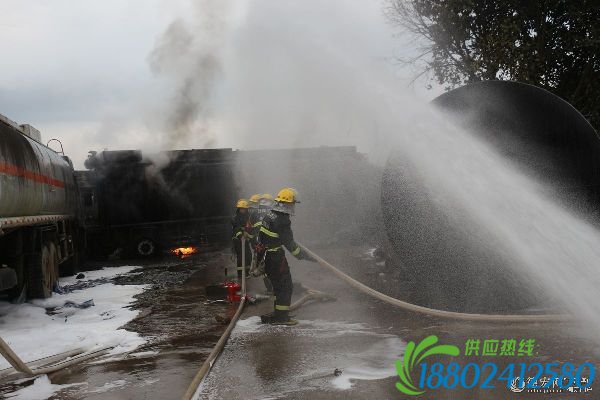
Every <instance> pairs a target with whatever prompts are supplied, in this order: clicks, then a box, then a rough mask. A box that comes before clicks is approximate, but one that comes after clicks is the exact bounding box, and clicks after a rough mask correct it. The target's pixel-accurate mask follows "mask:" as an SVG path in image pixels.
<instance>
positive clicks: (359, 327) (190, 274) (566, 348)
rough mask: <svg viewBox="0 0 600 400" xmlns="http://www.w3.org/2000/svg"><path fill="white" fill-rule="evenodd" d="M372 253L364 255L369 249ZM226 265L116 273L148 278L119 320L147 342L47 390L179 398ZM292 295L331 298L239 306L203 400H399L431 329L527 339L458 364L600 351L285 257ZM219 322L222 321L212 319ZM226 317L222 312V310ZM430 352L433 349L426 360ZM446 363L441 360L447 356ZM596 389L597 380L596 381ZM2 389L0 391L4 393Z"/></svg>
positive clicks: (202, 261) (217, 260)
mask: <svg viewBox="0 0 600 400" xmlns="http://www.w3.org/2000/svg"><path fill="white" fill-rule="evenodd" d="M317 252H318V253H319V254H320V255H321V256H323V257H324V258H325V259H327V260H328V261H330V262H331V263H333V264H334V265H336V266H339V267H341V268H342V269H344V270H346V271H348V272H349V273H350V274H352V275H354V276H356V277H359V278H360V279H361V280H363V281H364V282H365V283H368V284H370V285H372V286H374V287H378V286H381V288H383V289H385V288H386V285H387V286H389V285H390V282H394V280H397V279H400V278H401V277H397V276H394V275H393V274H390V271H388V270H386V267H385V265H384V264H383V263H382V262H381V260H380V259H377V258H376V257H372V252H371V253H369V252H367V249H366V248H363V249H361V248H359V247H353V248H349V249H348V248H346V249H328V250H317ZM369 254H371V255H369ZM229 264H230V260H229V254H227V252H221V251H214V252H210V253H205V254H201V255H199V256H198V257H196V258H193V259H188V260H183V261H172V262H158V263H150V264H148V265H145V266H143V267H141V268H140V269H138V270H135V271H132V273H129V274H126V275H122V276H120V277H117V278H116V279H115V283H117V284H123V285H128V284H131V285H139V284H145V285H149V286H148V288H147V289H146V290H145V291H144V292H143V293H141V294H139V295H137V296H136V299H135V302H134V303H133V304H132V307H133V308H135V309H137V310H139V312H140V313H139V315H138V317H137V318H136V319H134V320H132V321H131V322H129V323H128V324H127V325H126V326H125V329H128V330H132V331H135V332H138V333H140V334H141V335H142V336H143V337H144V338H145V339H146V341H147V342H146V344H145V345H143V346H141V347H139V348H137V349H136V350H135V351H134V352H133V353H130V354H128V355H126V356H118V357H111V358H108V359H106V358H105V359H101V360H98V361H96V362H92V363H89V364H87V365H83V366H77V367H73V368H70V369H66V370H63V371H61V372H58V373H55V374H52V375H51V376H50V379H51V381H52V383H53V384H58V385H72V386H63V389H62V390H59V391H57V392H56V393H55V394H54V396H52V397H50V398H51V399H54V400H58V399H61V400H63V399H66V400H71V399H72V400H79V399H179V398H181V396H182V395H183V393H184V392H185V390H186V389H187V387H188V385H189V383H190V382H191V381H192V379H193V377H194V376H195V374H196V372H197V370H198V369H199V368H200V366H201V365H202V363H203V361H204V360H205V359H206V357H207V356H208V354H209V353H210V351H211V350H212V348H213V346H214V345H215V344H216V342H217V341H218V339H219V337H220V335H221V334H222V332H223V331H224V330H225V326H224V325H222V324H221V323H218V322H217V318H215V317H216V316H223V317H228V316H231V315H232V314H233V313H234V311H235V306H234V305H228V304H206V296H205V287H206V286H207V285H211V284H214V283H218V282H222V281H223V268H224V266H226V265H229ZM290 264H291V268H292V275H293V277H294V281H295V283H296V285H295V293H294V300H296V299H298V298H299V297H300V296H302V294H303V290H304V289H303V288H311V289H316V290H320V291H323V292H326V293H328V294H332V295H334V296H335V297H336V298H337V300H336V301H335V302H312V303H307V304H306V305H304V306H303V307H301V308H300V309H299V310H297V311H296V312H295V315H296V318H297V319H298V320H299V321H300V323H299V324H298V325H297V326H294V327H283V326H279V327H277V326H267V325H262V324H260V319H259V317H258V316H259V315H260V314H262V313H266V312H268V311H270V308H271V307H272V304H271V303H270V302H269V301H264V302H262V303H258V304H256V305H249V306H248V307H247V308H246V309H245V311H244V314H243V316H242V319H241V320H240V322H239V323H238V325H237V327H236V328H235V330H234V332H233V334H232V336H231V338H230V340H229V342H228V344H227V347H226V349H225V351H224V352H223V354H222V355H221V356H220V357H219V359H218V360H217V362H216V363H215V365H214V367H213V369H212V371H211V372H210V374H209V376H208V377H207V379H206V380H205V382H204V383H203V385H202V386H201V388H200V398H202V399H305V398H311V399H338V398H346V399H406V398H411V396H407V395H404V394H402V393H400V392H399V391H398V390H397V389H396V387H395V384H396V382H397V381H398V376H397V373H396V370H395V362H396V360H397V359H400V358H401V357H402V355H403V353H404V350H405V347H406V344H407V343H408V342H409V341H416V342H418V341H420V340H422V339H423V338H425V337H427V336H429V335H437V336H439V338H440V342H441V343H442V344H453V345H456V346H458V347H459V348H460V349H461V354H462V353H463V351H464V347H465V342H466V341H467V340H468V339H480V340H481V341H483V340H485V339H498V340H500V339H517V340H520V339H534V340H535V344H536V346H535V351H534V355H533V356H531V357H516V356H515V357H506V356H504V357H483V356H464V355H461V356H459V357H456V358H455V361H457V362H458V363H459V364H461V365H465V364H467V363H469V362H470V363H479V364H480V365H483V364H484V363H485V362H495V363H497V364H498V367H499V368H503V367H504V366H505V365H506V364H508V363H513V362H514V363H523V362H526V363H528V364H531V363H534V362H538V363H542V364H544V363H548V362H561V363H562V362H572V363H574V364H576V365H578V364H581V363H583V362H592V363H593V364H594V365H598V360H599V359H600V350H599V348H598V345H597V341H596V340H597V339H596V338H594V335H593V334H590V332H589V330H586V329H585V328H581V327H579V326H576V325H574V324H573V323H563V324H498V323H495V324H492V323H465V322H457V321H447V320H440V319H436V318H431V317H427V316H422V315H417V314H413V313H407V312H403V311H401V310H398V309H394V308H392V307H391V306H389V305H386V304H384V303H382V302H380V301H376V300H373V299H372V298H370V297H367V296H366V295H363V294H361V293H359V292H357V291H356V290H355V289H352V288H351V287H349V286H347V285H346V284H345V283H343V282H342V281H340V280H339V279H337V278H336V277H334V276H332V275H331V274H330V273H329V272H327V271H326V270H324V269H323V268H322V267H320V266H319V265H318V264H313V263H309V262H305V261H302V262H299V261H295V260H293V258H291V257H290ZM248 286H249V292H250V293H251V294H253V293H261V292H263V291H264V289H265V288H264V285H263V282H262V279H256V278H253V279H250V280H249V283H248ZM218 319H221V320H222V319H223V318H218ZM224 319H227V318H224ZM432 360H433V361H436V360H438V361H444V358H436V356H433V357H432ZM446 360H447V359H446ZM594 386H596V385H595V384H594V385H592V391H589V392H587V393H569V392H563V393H526V392H522V393H513V392H511V391H510V390H509V389H507V388H506V387H496V388H495V389H469V390H467V389H462V390H461V389H451V390H450V389H437V390H429V391H428V392H427V393H426V394H424V395H421V396H416V397H412V398H419V399H484V400H485V399H499V398H503V399H504V398H511V399H517V398H524V399H530V398H531V399H533V398H535V399H539V398H557V399H579V398H582V397H587V398H590V399H592V398H596V397H597V395H596V397H595V392H594ZM598 390H600V386H599V387H598ZM3 392H4V393H7V391H3Z"/></svg>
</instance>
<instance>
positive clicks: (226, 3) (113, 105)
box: [0, 0, 440, 168]
mask: <svg viewBox="0 0 600 400" xmlns="http://www.w3.org/2000/svg"><path fill="white" fill-rule="evenodd" d="M383 7H384V2H383V0H382V1H377V0H375V1H364V0H328V1H321V0H303V1H291V0H260V1H258V0H197V1H192V0H171V1H166V0H130V1H121V0H105V1H102V2H98V1H91V0H80V1H77V2H73V1H68V0H53V1H52V2H48V1H43V0H3V18H2V22H0V35H1V37H2V38H3V40H2V42H1V43H0V49H1V50H2V54H3V57H2V63H0V113H1V114H4V115H5V116H7V117H9V118H10V119H12V120H15V121H17V122H19V123H29V124H31V125H33V126H35V127H36V128H38V129H39V130H40V131H41V132H42V137H43V141H44V142H46V141H48V140H49V139H50V138H58V139H60V140H61V141H62V143H63V145H64V150H65V153H66V154H67V155H68V156H70V157H71V158H72V159H73V161H74V163H75V165H76V167H79V168H81V167H82V165H83V161H84V159H85V157H86V155H87V152H88V151H90V150H95V151H101V150H104V149H109V150H119V149H144V150H153V151H154V150H161V149H178V148H204V147H211V148H214V147H231V148H235V149H256V148H282V147H292V146H294V147H297V146H298V147H307V146H315V145H357V146H359V150H360V147H361V141H365V140H368V137H369V135H370V133H372V132H375V131H377V129H378V124H379V120H378V119H379V118H380V117H379V116H377V115H376V114H377V113H376V112H374V107H375V105H376V104H377V101H378V100H377V91H378V89H376V88H377V87H385V88H390V87H392V86H394V87H397V89H394V90H397V91H398V92H402V95H403V96H405V97H406V96H409V97H414V98H415V99H416V101H422V102H426V101H428V100H429V99H431V98H433V97H435V96H436V95H437V94H439V93H440V90H439V89H434V90H431V91H428V90H426V89H425V85H426V83H427V82H425V81H423V80H420V81H417V82H415V83H412V84H411V81H412V78H413V77H414V76H415V75H416V74H417V72H416V71H415V70H414V69H411V68H406V67H402V66H400V65H398V63H397V62H396V59H397V57H399V56H403V55H406V54H410V53H411V52H413V51H415V50H414V48H412V47H411V46H414V44H413V43H410V42H409V41H407V40H404V39H403V37H402V35H401V34H399V32H398V28H397V27H393V26H391V25H390V24H389V23H388V22H387V21H386V19H385V17H384V15H383ZM386 90H387V89H386ZM365 138H367V139H365Z"/></svg>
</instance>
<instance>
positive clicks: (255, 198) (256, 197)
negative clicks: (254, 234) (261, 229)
mask: <svg viewBox="0 0 600 400" xmlns="http://www.w3.org/2000/svg"><path fill="white" fill-rule="evenodd" d="M260 196H261V195H260V194H253V195H252V196H250V198H249V199H248V206H249V207H250V208H249V211H248V212H249V213H250V219H252V220H254V221H257V220H258V214H259V212H258V203H259V202H260Z"/></svg>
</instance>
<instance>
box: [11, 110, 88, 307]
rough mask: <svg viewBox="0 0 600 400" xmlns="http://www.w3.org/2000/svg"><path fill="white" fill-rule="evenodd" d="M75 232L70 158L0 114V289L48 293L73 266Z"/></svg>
mask: <svg viewBox="0 0 600 400" xmlns="http://www.w3.org/2000/svg"><path fill="white" fill-rule="evenodd" d="M77 236H78V235H77V188H76V185H75V179H74V174H73V166H72V164H71V162H70V160H69V159H68V158H67V157H65V156H62V155H60V154H58V153H57V152H55V151H54V150H52V149H51V148H49V147H47V146H45V145H43V144H42V143H41V136H40V133H39V131H37V130H36V129H35V128H33V127H31V126H29V125H18V124H17V123H15V122H13V121H11V120H10V119H8V118H6V117H4V116H2V115H0V264H1V265H2V268H0V291H5V292H4V293H8V294H9V295H10V296H15V295H17V296H20V297H21V298H25V297H49V296H50V295H51V294H52V289H53V288H54V285H55V284H56V283H57V280H58V275H59V272H62V271H61V270H64V271H65V272H74V270H75V268H76V264H77V257H76V255H77V254H76V253H77V252H76V248H77V246H76V242H77ZM7 289H10V291H8V292H6V290H7Z"/></svg>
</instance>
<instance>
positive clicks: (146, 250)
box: [135, 239, 156, 257]
mask: <svg viewBox="0 0 600 400" xmlns="http://www.w3.org/2000/svg"><path fill="white" fill-rule="evenodd" d="M135 250H136V254H137V255H138V256H142V257H152V256H153V255H155V254H156V244H155V243H154V241H153V240H151V239H141V240H139V241H138V242H137V243H136V245H135Z"/></svg>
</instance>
